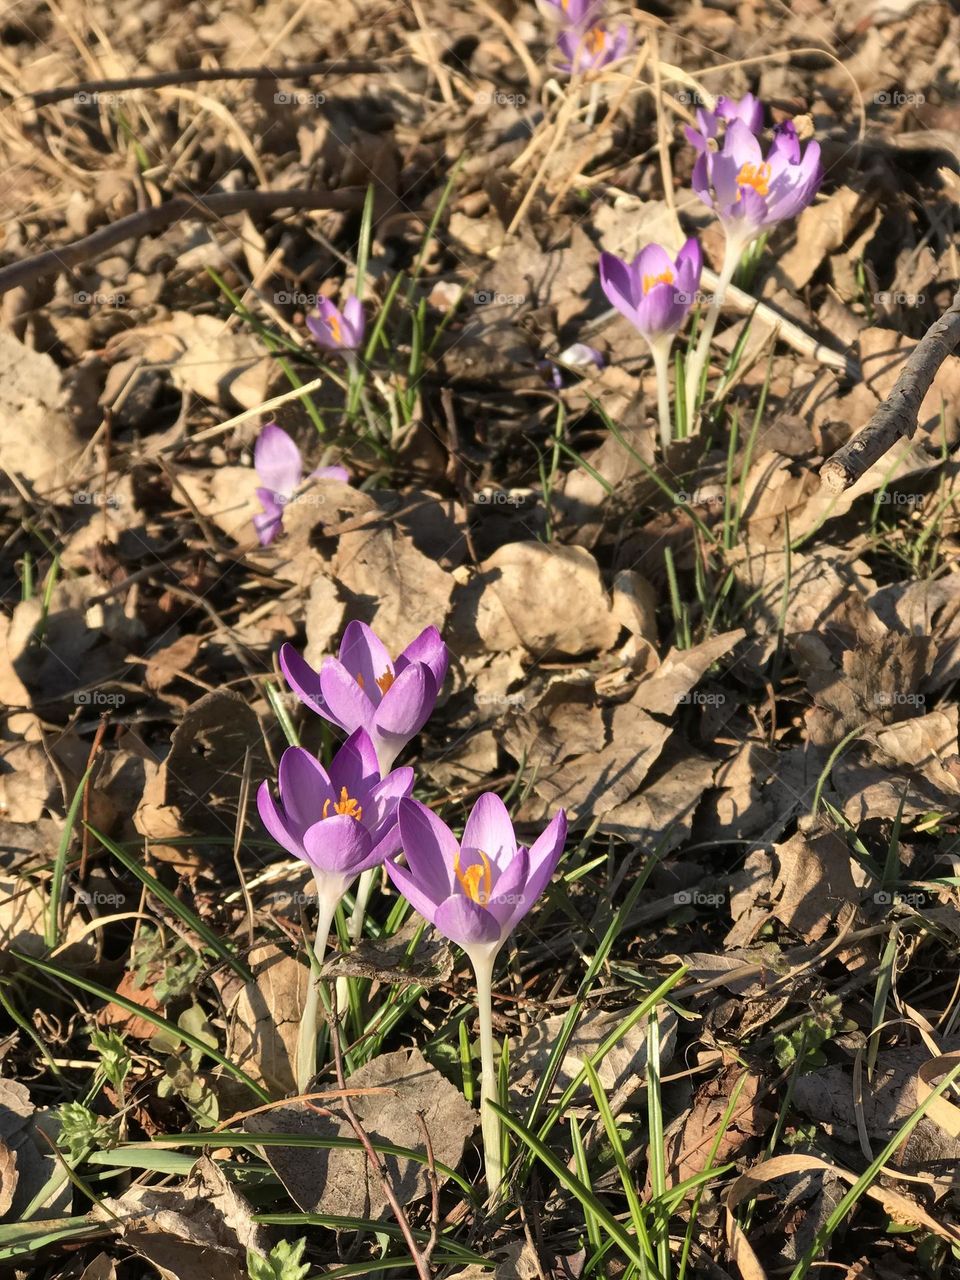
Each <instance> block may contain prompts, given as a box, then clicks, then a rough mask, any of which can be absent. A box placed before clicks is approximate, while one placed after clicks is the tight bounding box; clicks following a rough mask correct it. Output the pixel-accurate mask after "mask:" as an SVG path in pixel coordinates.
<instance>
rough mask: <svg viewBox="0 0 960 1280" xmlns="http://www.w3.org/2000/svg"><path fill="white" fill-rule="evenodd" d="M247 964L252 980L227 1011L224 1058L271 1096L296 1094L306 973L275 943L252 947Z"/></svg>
mask: <svg viewBox="0 0 960 1280" xmlns="http://www.w3.org/2000/svg"><path fill="white" fill-rule="evenodd" d="M248 963H249V965H250V968H251V971H252V972H253V975H254V977H255V979H256V981H255V982H248V983H246V984H245V986H243V987H242V988H241V990H240V992H239V994H238V996H237V1000H236V1003H235V1004H234V1006H233V1009H232V1010H231V1016H230V1022H229V1028H228V1032H227V1057H228V1058H229V1059H230V1061H231V1062H235V1063H236V1064H237V1066H239V1067H242V1068H243V1070H244V1071H246V1073H247V1075H248V1076H250V1077H252V1079H254V1080H256V1081H257V1083H258V1084H263V1085H265V1086H266V1087H267V1089H268V1090H269V1091H270V1094H271V1096H273V1097H284V1096H285V1095H286V1094H289V1093H295V1092H296V1084H297V1082H296V1074H295V1069H296V1057H297V1040H298V1038H299V1034H300V1023H301V1021H302V1016H303V1005H304V1000H305V998H306V992H307V979H308V977H309V973H310V971H309V969H308V967H307V966H306V965H305V964H304V963H303V961H302V960H299V959H296V958H294V957H293V956H289V955H287V954H285V953H284V952H283V951H281V950H280V948H279V947H277V946H275V945H274V944H273V943H264V944H262V945H261V946H257V947H254V949H253V950H252V951H251V952H250V954H249V956H248Z"/></svg>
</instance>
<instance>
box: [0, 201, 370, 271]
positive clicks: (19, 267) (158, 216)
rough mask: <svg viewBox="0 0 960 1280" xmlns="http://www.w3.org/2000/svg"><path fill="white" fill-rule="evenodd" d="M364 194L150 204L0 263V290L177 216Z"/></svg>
mask: <svg viewBox="0 0 960 1280" xmlns="http://www.w3.org/2000/svg"><path fill="white" fill-rule="evenodd" d="M364 195H365V193H364V191H363V190H362V189H361V188H359V187H351V188H347V189H346V190H344V191H223V192H216V193H215V194H213V195H209V196H177V197H176V198H175V199H173V200H167V201H165V202H164V203H163V204H159V205H157V206H156V207H155V208H153V209H144V210H142V211H141V212H139V213H131V214H130V215H129V216H128V217H126V218H119V219H118V220H117V221H116V222H111V223H108V224H107V226H105V227H100V228H99V230H97V231H94V232H93V233H92V234H91V235H89V236H84V237H83V239H82V240H74V241H72V242H71V243H70V244H65V245H62V246H61V247H60V248H58V249H48V250H46V252H45V253H38V254H36V255H35V256H34V257H32V258H24V259H23V260H22V261H20V262H12V263H11V264H10V265H9V266H8V267H3V268H0V294H3V293H6V292H7V291H8V290H9V289H14V288H16V286H17V285H22V284H27V283H29V281H31V280H36V279H37V278H38V277H40V276H45V275H49V274H50V273H51V272H55V271H68V270H69V269H70V268H71V267H75V266H77V265H78V264H79V263H81V262H86V261H88V260H89V259H91V258H96V257H98V256H99V255H100V254H102V253H105V252H106V251H107V250H108V249H112V248H113V246H114V245H117V244H120V243H122V242H123V241H124V240H132V239H135V238H136V237H137V236H150V235H155V234H156V233H157V232H158V231H162V230H163V229H164V228H165V227H168V226H169V225H170V224H171V223H173V222H179V221H180V219H181V218H197V217H208V218H225V217H228V216H229V215H230V214H232V213H243V212H244V211H245V210H246V211H247V212H249V213H273V212H275V211H276V210H277V209H360V208H362V207H363V201H364Z"/></svg>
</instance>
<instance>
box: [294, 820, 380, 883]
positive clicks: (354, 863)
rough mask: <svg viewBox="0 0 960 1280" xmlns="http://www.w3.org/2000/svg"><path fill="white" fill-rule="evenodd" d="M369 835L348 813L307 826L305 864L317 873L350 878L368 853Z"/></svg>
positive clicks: (369, 846)
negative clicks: (321, 872)
mask: <svg viewBox="0 0 960 1280" xmlns="http://www.w3.org/2000/svg"><path fill="white" fill-rule="evenodd" d="M371 846H372V841H371V839H370V832H369V831H368V830H367V829H366V827H365V826H364V825H363V823H362V822H357V820H356V818H351V817H349V816H348V815H347V814H345V813H344V814H340V813H338V814H334V815H333V816H332V817H330V818H324V819H323V820H322V821H321V822H317V823H315V824H314V825H313V826H312V827H308V828H307V830H306V831H305V832H304V834H303V849H304V853H305V854H306V856H307V861H308V862H309V863H310V865H311V866H313V867H315V868H316V869H317V870H318V871H324V872H333V873H335V874H337V875H343V876H351V877H352V876H353V875H355V874H357V872H359V871H360V870H361V865H360V864H361V863H362V862H364V860H365V859H366V857H367V855H368V854H369V853H370V849H371Z"/></svg>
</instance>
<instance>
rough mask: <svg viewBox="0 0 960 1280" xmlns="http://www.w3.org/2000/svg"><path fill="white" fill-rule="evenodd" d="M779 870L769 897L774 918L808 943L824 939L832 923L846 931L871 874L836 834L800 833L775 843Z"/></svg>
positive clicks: (833, 832)
mask: <svg viewBox="0 0 960 1280" xmlns="http://www.w3.org/2000/svg"><path fill="white" fill-rule="evenodd" d="M774 852H775V853H776V856H777V860H778V862H779V871H778V873H777V878H776V881H775V882H774V885H773V888H772V890H771V893H772V895H773V896H775V897H777V899H778V901H777V902H776V904H775V905H774V907H773V909H772V913H771V914H772V915H774V916H775V917H776V918H777V919H778V920H779V921H780V922H781V923H782V924H784V925H786V927H787V928H788V929H792V930H793V931H794V933H796V934H798V935H799V936H800V937H801V938H804V939H806V940H807V941H809V942H816V941H818V939H820V938H822V937H823V935H824V934H825V933H826V931H827V929H828V928H829V927H830V923H831V921H832V920H836V921H837V926H838V928H843V926H844V924H845V923H846V922H847V920H848V919H849V917H850V915H851V914H852V913H853V912H855V911H856V906H855V904H856V903H857V902H858V901H859V899H860V895H861V892H862V890H863V887H864V885H865V884H866V883H867V878H868V877H867V873H866V871H865V870H864V869H863V867H862V866H861V865H860V863H859V862H856V861H855V860H854V859H853V858H852V857H851V856H850V851H849V849H848V848H847V846H846V843H845V842H844V840H843V838H842V837H841V836H840V835H839V834H838V833H837V832H835V831H822V832H818V833H815V834H813V835H809V836H808V835H807V834H806V833H804V832H802V831H798V832H797V834H796V835H795V836H792V837H791V838H790V839H789V840H788V841H787V842H786V843H785V844H778V845H774Z"/></svg>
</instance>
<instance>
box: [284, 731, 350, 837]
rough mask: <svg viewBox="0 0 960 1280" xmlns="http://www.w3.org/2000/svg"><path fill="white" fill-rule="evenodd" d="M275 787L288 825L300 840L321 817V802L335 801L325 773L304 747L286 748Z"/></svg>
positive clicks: (322, 803) (318, 762)
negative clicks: (278, 791) (277, 788)
mask: <svg viewBox="0 0 960 1280" xmlns="http://www.w3.org/2000/svg"><path fill="white" fill-rule="evenodd" d="M277 783H278V785H279V788H280V800H281V803H282V804H283V811H284V813H285V814H286V817H287V822H288V824H289V826H290V828H291V830H295V831H296V832H297V833H298V834H299V835H301V836H302V835H303V832H304V831H306V829H307V827H311V826H313V824H314V823H315V822H319V821H320V819H321V818H322V817H323V805H324V802H325V801H327V800H329V801H331V802H333V800H335V799H336V796H335V795H334V791H333V788H332V787H331V785H330V778H329V777H328V776H327V771H326V769H324V767H323V765H322V764H321V763H320V761H319V760H317V758H316V757H315V756H313V755H311V753H310V752H309V751H305V750H304V749H303V747H287V749H286V751H284V753H283V755H282V756H281V757H280V767H279V769H278V770H277Z"/></svg>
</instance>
